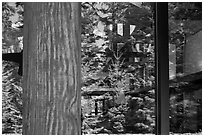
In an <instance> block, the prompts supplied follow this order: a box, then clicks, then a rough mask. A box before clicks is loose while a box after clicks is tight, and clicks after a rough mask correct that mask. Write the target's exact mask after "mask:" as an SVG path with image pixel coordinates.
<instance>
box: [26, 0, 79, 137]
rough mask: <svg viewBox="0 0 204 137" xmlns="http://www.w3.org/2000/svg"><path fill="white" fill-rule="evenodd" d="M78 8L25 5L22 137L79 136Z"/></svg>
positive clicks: (48, 4) (77, 4)
mask: <svg viewBox="0 0 204 137" xmlns="http://www.w3.org/2000/svg"><path fill="white" fill-rule="evenodd" d="M80 14H81V12H80V4H79V3H69V2H68V3H57V2H56V3H25V14H24V52H23V62H24V64H23V68H24V69H23V89H24V92H23V105H24V110H23V134H25V135H36V134H37V135H51V134H52V135H67V134H81V115H80V114H81V104H80V102H81V95H80V79H81V49H80V43H81V39H80V35H81V32H80V28H81V24H80Z"/></svg>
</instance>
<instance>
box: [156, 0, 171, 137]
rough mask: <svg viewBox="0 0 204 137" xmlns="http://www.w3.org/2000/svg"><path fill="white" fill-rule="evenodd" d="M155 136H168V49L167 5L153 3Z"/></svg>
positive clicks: (165, 3)
mask: <svg viewBox="0 0 204 137" xmlns="http://www.w3.org/2000/svg"><path fill="white" fill-rule="evenodd" d="M154 20H155V72H156V81H155V82H156V87H155V94H156V96H155V97H156V98H155V102H156V108H155V109H156V111H155V113H156V126H155V134H157V135H168V134H169V48H168V44H169V42H168V37H169V36H168V3H167V2H158V3H155V10H154Z"/></svg>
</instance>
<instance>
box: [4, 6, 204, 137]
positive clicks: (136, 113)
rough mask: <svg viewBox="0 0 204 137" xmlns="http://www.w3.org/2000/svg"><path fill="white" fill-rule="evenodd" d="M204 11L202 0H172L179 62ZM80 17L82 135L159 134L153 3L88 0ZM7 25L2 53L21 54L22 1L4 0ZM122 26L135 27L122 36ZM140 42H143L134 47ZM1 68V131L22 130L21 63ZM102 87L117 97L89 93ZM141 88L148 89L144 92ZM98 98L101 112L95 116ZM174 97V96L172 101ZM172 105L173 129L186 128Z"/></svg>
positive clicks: (172, 30)
mask: <svg viewBox="0 0 204 137" xmlns="http://www.w3.org/2000/svg"><path fill="white" fill-rule="evenodd" d="M201 13H202V4H200V3H169V43H170V46H171V45H174V46H175V45H176V47H177V49H176V50H177V51H178V55H179V56H177V58H178V59H177V60H179V59H180V58H181V56H182V48H183V46H184V44H185V43H184V40H185V37H186V36H187V35H192V34H194V33H196V31H197V29H196V27H192V26H196V25H198V24H199V22H197V23H194V24H192V22H191V20H201V17H202V16H201ZM14 14H17V15H18V19H17V21H16V22H12V19H11V17H12V16H13V15H14ZM81 16H82V26H81V27H82V29H81V30H82V32H81V39H82V41H81V50H82V52H81V53H82V68H81V69H82V88H81V92H82V95H84V96H83V97H82V100H81V107H82V133H83V134H99V133H106V134H126V133H154V126H155V115H154V111H155V110H154V106H155V105H154V103H155V101H154V98H155V96H154V89H153V88H151V87H154V80H155V74H154V19H153V4H152V3H145V2H144V3H141V4H139V5H138V4H136V3H122V2H121V3H117V2H109V3H104V2H102V3H97V2H83V3H82V4H81ZM2 24H3V27H2V28H3V30H2V51H3V53H16V52H20V51H21V50H22V33H23V32H22V28H23V4H22V3H15V4H13V5H11V4H9V3H3V5H2ZM14 24H15V25H14ZM117 24H128V25H134V27H135V28H134V31H132V33H131V35H127V36H122V35H119V34H117V30H115V28H114V26H115V25H117ZM123 33H125V32H123ZM115 43H119V44H118V46H115V45H116V44H115ZM137 44H139V45H142V46H141V47H137V46H136V47H134V46H135V45H137ZM24 46H26V45H24ZM136 51H137V52H139V53H140V54H139V55H138V57H135V55H133V57H132V58H131V59H130V52H136ZM179 51H180V52H179ZM180 63H182V62H180ZM178 66H179V65H178ZM2 69H3V73H2V113H3V115H2V116H3V117H2V118H3V119H2V132H3V134H22V77H21V76H19V75H18V73H17V72H18V64H15V63H13V62H8V61H3V64H2ZM103 88H105V89H106V90H113V94H114V100H113V95H112V94H110V93H109V92H107V93H106V94H102V95H101V96H97V97H90V96H87V95H88V94H90V91H91V90H93V89H96V90H98V91H99V92H100V89H103ZM142 88H143V89H145V88H147V89H148V88H149V90H140V89H142ZM133 93H134V95H133ZM97 100H98V105H99V111H101V112H102V114H100V115H95V116H91V114H92V111H93V110H94V105H95V101H97ZM100 100H105V101H104V102H105V105H104V106H105V108H103V107H102V106H100V105H101V103H99V102H100ZM174 101H175V97H173V98H171V100H170V103H171V102H172V103H175V102H174ZM177 105H178V106H179V105H180V106H181V105H182V104H177ZM194 105H195V106H199V105H200V104H198V103H194ZM170 106H171V107H172V109H171V110H172V111H171V116H170V122H171V123H170V124H171V125H170V126H171V132H181V131H180V130H182V129H183V126H182V125H180V127H177V128H175V127H174V125H173V124H174V123H173V122H174V120H172V119H173V118H175V117H177V116H178V115H183V114H180V113H178V111H177V110H176V109H174V108H175V107H176V106H175V105H170ZM181 107H182V106H181Z"/></svg>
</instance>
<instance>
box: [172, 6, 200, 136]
mask: <svg viewBox="0 0 204 137" xmlns="http://www.w3.org/2000/svg"><path fill="white" fill-rule="evenodd" d="M175 8H177V10H172V9H175ZM169 9H171V12H170V13H169V16H170V18H169V24H170V26H169V28H170V31H169V34H170V37H169V39H170V41H169V42H170V43H169V74H170V77H169V79H170V132H172V133H196V132H201V130H202V20H201V11H202V3H169Z"/></svg>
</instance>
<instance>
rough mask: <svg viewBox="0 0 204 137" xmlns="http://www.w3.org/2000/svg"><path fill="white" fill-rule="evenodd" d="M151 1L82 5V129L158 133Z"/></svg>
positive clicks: (114, 132) (84, 132)
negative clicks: (156, 129)
mask: <svg viewBox="0 0 204 137" xmlns="http://www.w3.org/2000/svg"><path fill="white" fill-rule="evenodd" d="M152 9H153V8H152V4H151V3H134V2H132V3H131V2H129V3H124V2H120V3H119V2H110V3H107V2H106V3H105V2H101V3H82V22H84V23H83V26H82V27H83V28H82V30H83V31H82V80H83V85H82V101H81V104H82V121H83V122H82V133H83V134H153V132H154V126H155V115H154V106H155V103H154V101H155V99H154V89H153V87H154V83H155V81H154V79H155V77H154V45H153V43H154V40H153V37H154V36H153V34H154V32H153V12H152Z"/></svg>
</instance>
